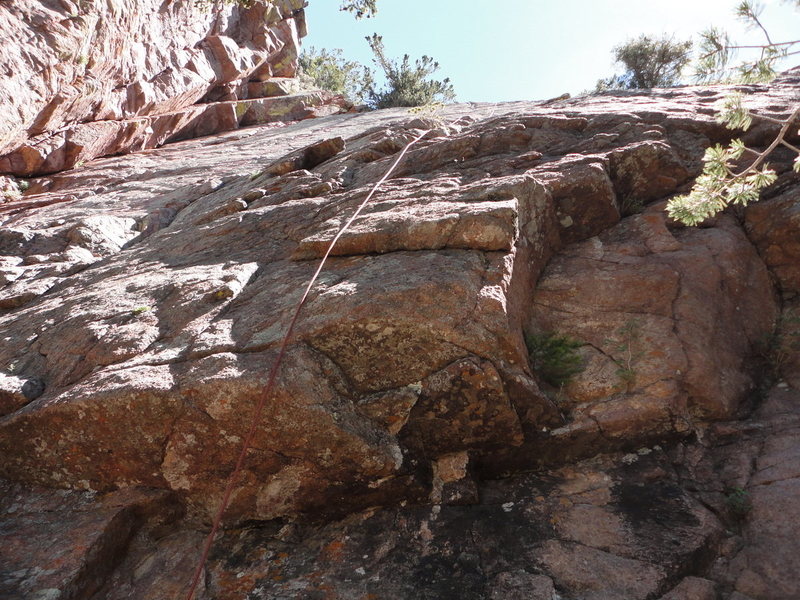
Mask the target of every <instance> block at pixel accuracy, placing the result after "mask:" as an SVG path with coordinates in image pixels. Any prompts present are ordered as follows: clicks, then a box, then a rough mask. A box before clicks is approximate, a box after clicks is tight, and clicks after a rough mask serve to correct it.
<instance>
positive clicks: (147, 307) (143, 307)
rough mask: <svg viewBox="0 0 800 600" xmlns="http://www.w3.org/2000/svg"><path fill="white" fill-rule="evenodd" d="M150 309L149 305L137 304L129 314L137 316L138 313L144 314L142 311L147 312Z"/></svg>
mask: <svg viewBox="0 0 800 600" xmlns="http://www.w3.org/2000/svg"><path fill="white" fill-rule="evenodd" d="M150 310H152V307H150V306H137V307H136V308H134V309H133V310H132V311H131V314H132V315H133V316H134V317H138V316H139V315H141V314H144V313H146V312H148V311H150Z"/></svg>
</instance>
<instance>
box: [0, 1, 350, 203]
mask: <svg viewBox="0 0 800 600" xmlns="http://www.w3.org/2000/svg"><path fill="white" fill-rule="evenodd" d="M304 6H305V3H304V2H303V0H258V1H255V2H252V3H249V4H248V5H247V6H245V5H244V4H240V3H237V2H224V3H223V2H211V1H210V0H209V1H203V0H175V1H168V2H160V1H156V0H136V2H135V10H131V8H130V7H128V6H126V3H125V2H120V1H119V0H111V1H109V2H101V1H100V0H6V1H4V2H2V4H0V47H2V48H3V52H2V53H0V73H3V76H2V77H0V106H2V107H3V113H2V115H0V174H3V173H7V174H13V175H16V176H24V177H28V176H31V175H40V174H44V173H55V172H58V171H62V170H64V169H69V168H72V167H74V166H76V165H80V164H82V163H83V162H85V161H87V160H91V159H93V158H96V157H98V156H107V155H113V154H125V153H128V152H132V151H136V150H142V149H146V148H155V147H158V146H161V145H162V144H164V143H168V142H174V141H178V140H182V139H188V138H193V137H199V136H204V135H209V134H212V133H218V132H221V131H228V130H231V129H236V128H238V127H240V126H249V125H255V124H262V123H270V122H286V121H297V120H300V119H305V118H309V117H314V116H320V115H326V114H333V113H335V112H340V111H342V110H345V109H346V108H347V105H346V103H345V102H344V100H343V99H342V98H340V97H334V96H332V95H331V94H328V93H324V92H318V91H317V92H303V91H302V90H301V89H300V86H299V85H298V82H297V80H295V79H292V78H293V77H294V76H295V74H296V71H297V56H298V51H299V44H300V38H301V37H302V36H304V35H305V33H306V25H305V16H304V12H303V7H304ZM0 187H2V186H0ZM0 191H2V190H0Z"/></svg>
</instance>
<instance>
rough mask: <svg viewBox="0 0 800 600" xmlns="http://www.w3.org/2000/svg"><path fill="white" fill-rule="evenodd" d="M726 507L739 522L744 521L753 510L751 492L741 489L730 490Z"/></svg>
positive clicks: (726, 495) (726, 499)
mask: <svg viewBox="0 0 800 600" xmlns="http://www.w3.org/2000/svg"><path fill="white" fill-rule="evenodd" d="M725 506H726V507H727V508H728V512H729V513H730V514H731V516H732V517H733V518H734V519H737V520H743V519H744V518H745V517H746V516H747V515H748V514H749V513H750V511H751V510H753V502H752V500H751V499H750V494H749V492H748V491H747V490H745V489H744V488H741V487H734V488H730V489H729V490H728V491H727V492H726V494H725Z"/></svg>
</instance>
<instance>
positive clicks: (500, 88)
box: [304, 0, 800, 102]
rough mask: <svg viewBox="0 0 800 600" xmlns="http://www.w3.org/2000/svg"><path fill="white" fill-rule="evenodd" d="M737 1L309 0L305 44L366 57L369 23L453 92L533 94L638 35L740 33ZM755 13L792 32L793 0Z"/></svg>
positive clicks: (544, 94) (787, 34)
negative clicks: (365, 2)
mask: <svg viewBox="0 0 800 600" xmlns="http://www.w3.org/2000/svg"><path fill="white" fill-rule="evenodd" d="M351 1H352V0H351ZM735 3H736V0H703V1H702V2H698V1H697V0H669V1H667V0H654V1H653V2H642V1H641V0H596V1H594V2H586V1H585V0H561V1H560V2H531V0H506V1H505V2H504V3H502V7H499V5H498V6H496V7H489V6H488V5H487V4H486V3H481V2H464V1H463V0H436V1H435V2H431V1H430V0H425V1H423V0H378V5H377V6H378V9H379V10H378V14H377V15H375V16H374V17H373V18H371V19H361V20H356V19H354V18H353V14H352V13H349V12H342V11H340V10H339V8H340V6H341V2H331V1H330V0H310V2H309V6H308V7H307V9H306V16H307V21H308V25H309V36H308V37H307V38H305V39H304V44H306V46H315V47H317V48H341V49H342V50H343V52H344V56H345V57H346V58H347V59H348V60H352V61H357V62H360V63H362V64H371V61H372V54H371V51H370V49H369V47H368V46H367V45H366V44H364V38H365V37H367V36H369V35H372V33H373V32H376V31H377V32H378V33H379V34H380V35H382V36H383V38H384V42H385V45H386V54H387V56H403V54H405V53H408V54H409V55H410V56H412V57H417V56H422V55H427V56H433V57H435V58H436V61H437V62H439V64H440V65H441V69H440V72H441V73H443V74H445V75H446V76H447V77H449V78H450V79H451V81H452V83H453V86H454V87H455V89H456V90H457V91H458V97H459V100H460V101H494V102H500V101H504V100H537V99H545V98H552V97H554V96H559V95H561V94H563V93H565V92H569V93H572V94H576V93H578V92H580V91H581V90H585V89H591V88H593V87H594V85H595V83H596V81H597V78H598V77H601V76H604V75H606V74H608V73H612V72H614V64H613V56H612V50H613V48H614V47H615V46H617V45H619V44H620V42H623V41H624V40H626V39H635V38H636V37H638V36H639V35H641V34H646V35H651V36H656V37H658V36H661V35H662V34H664V33H667V34H670V35H674V36H675V39H676V40H688V39H697V38H696V36H697V33H698V32H699V31H701V30H703V29H707V28H708V27H711V26H715V27H717V28H721V29H725V30H727V31H729V33H730V36H731V38H732V39H741V40H743V39H745V37H746V36H747V35H748V32H747V31H746V29H745V27H744V24H743V23H741V22H740V21H739V20H738V19H737V18H736V16H735V15H734V14H733V13H732V8H733V7H734V6H735ZM762 21H763V24H764V27H765V28H766V29H767V30H768V31H769V32H770V35H771V36H772V37H773V38H774V39H776V40H778V39H780V40H783V39H790V38H791V37H792V35H795V36H796V32H797V31H800V16H799V15H798V13H797V12H796V11H795V10H794V6H793V3H792V4H787V3H784V2H778V0H772V1H771V2H770V3H769V4H766V10H765V11H764V13H763V15H762ZM792 32H795V33H794V34H793V33H792ZM779 68H783V67H779Z"/></svg>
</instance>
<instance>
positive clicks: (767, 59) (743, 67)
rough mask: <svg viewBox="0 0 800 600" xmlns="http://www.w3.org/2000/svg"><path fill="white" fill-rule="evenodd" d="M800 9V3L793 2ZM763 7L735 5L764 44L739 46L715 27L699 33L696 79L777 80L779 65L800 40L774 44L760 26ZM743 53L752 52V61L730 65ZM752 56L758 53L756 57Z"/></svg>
mask: <svg viewBox="0 0 800 600" xmlns="http://www.w3.org/2000/svg"><path fill="white" fill-rule="evenodd" d="M793 3H794V4H795V6H797V7H800V2H796V1H794V2H793ZM762 8H763V7H762V6H761V5H759V4H758V3H757V2H754V1H753V0H742V1H741V2H739V4H738V5H737V6H736V9H735V14H736V16H737V17H738V18H739V19H740V20H741V21H743V22H744V23H745V25H747V28H748V29H750V30H758V31H760V32H761V33H762V34H763V36H764V43H762V44H756V43H748V44H737V43H735V42H732V41H731V39H730V37H729V36H728V34H727V33H726V32H725V31H723V30H721V29H717V28H716V27H711V28H709V29H707V30H705V31H703V32H702V33H701V34H700V57H699V58H698V60H697V64H696V66H695V75H694V76H695V79H696V80H697V81H698V82H702V83H716V82H723V81H728V82H741V83H758V82H768V81H772V79H774V78H775V75H776V71H775V66H776V63H777V62H778V61H779V60H780V59H781V58H784V57H787V56H791V55H793V54H797V53H798V52H800V50H797V48H798V47H800V46H798V45H799V44H800V40H790V41H784V42H773V41H772V38H770V36H769V33H768V32H767V30H766V29H765V28H764V25H763V24H762V23H761V20H760V16H761V12H762ZM740 50H744V51H745V52H749V53H751V58H750V59H749V60H745V61H743V62H741V63H740V64H738V65H735V66H731V61H732V60H733V58H734V57H735V56H736V55H737V53H738V52H739V51H740ZM752 53H757V55H754V54H752Z"/></svg>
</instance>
